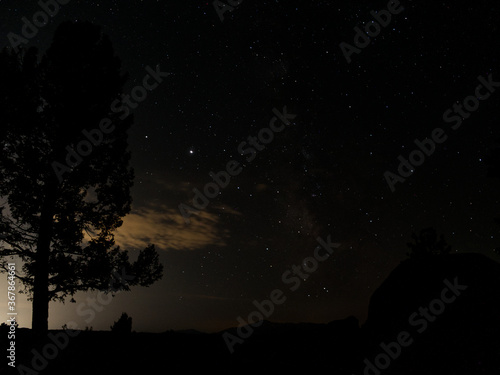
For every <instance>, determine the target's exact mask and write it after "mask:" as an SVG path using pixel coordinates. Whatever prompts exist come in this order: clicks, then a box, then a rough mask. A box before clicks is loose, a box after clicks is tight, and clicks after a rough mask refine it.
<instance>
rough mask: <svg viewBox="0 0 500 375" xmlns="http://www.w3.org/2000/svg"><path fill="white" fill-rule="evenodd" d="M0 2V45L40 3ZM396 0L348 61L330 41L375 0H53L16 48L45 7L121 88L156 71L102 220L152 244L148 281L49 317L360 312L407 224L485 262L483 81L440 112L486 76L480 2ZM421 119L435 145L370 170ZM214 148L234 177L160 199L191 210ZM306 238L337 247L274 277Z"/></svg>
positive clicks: (128, 244)
mask: <svg viewBox="0 0 500 375" xmlns="http://www.w3.org/2000/svg"><path fill="white" fill-rule="evenodd" d="M0 5H1V12H2V17H1V23H0V29H1V35H2V37H1V39H0V48H3V47H5V46H7V45H9V41H8V38H7V35H8V34H9V32H14V33H16V34H20V33H21V27H22V25H23V23H22V20H21V19H22V17H27V18H28V19H30V20H31V19H32V17H33V14H34V13H35V12H37V11H38V10H40V8H39V6H38V5H37V4H36V2H35V1H29V2H28V1H14V0H12V1H6V0H2V1H0ZM401 6H402V7H404V10H402V11H401V12H400V13H398V14H393V15H392V19H391V21H390V23H389V25H388V26H387V27H385V28H382V30H381V32H380V34H379V35H378V36H376V37H374V38H372V40H371V42H370V44H369V45H368V46H367V47H366V48H363V49H362V50H361V52H360V53H359V54H356V53H354V54H352V55H351V56H350V58H351V59H352V62H351V63H348V61H347V60H346V58H345V56H344V54H343V52H342V50H341V48H340V47H339V45H340V44H341V43H342V42H345V43H348V44H350V45H354V41H353V40H354V36H355V31H354V27H356V26H359V27H361V28H362V29H364V24H365V23H367V22H371V21H372V20H373V17H372V16H371V14H370V11H372V10H375V11H379V10H382V9H387V2H386V1H362V2H357V3H356V4H353V3H350V2H339V1H336V2H335V1H322V0H309V1H302V0H287V1H285V0H281V1H265V0H262V1H261V0H252V1H251V0H245V1H242V2H241V4H240V5H239V6H236V7H235V9H234V10H233V11H232V12H226V13H224V20H223V21H221V19H220V18H219V16H218V14H217V12H216V10H215V9H214V6H213V4H212V2H200V1H196V0H184V1H171V0H165V1H153V0H148V1H136V0H131V1H127V2H124V1H122V2H118V1H85V2H83V1H78V0H71V1H69V2H68V4H66V5H63V6H61V9H60V10H59V12H58V14H57V15H55V16H54V17H53V18H52V19H51V21H50V23H49V24H48V25H46V26H45V27H42V28H40V30H39V32H38V34H37V35H36V36H35V37H34V38H32V39H30V41H29V43H28V45H27V46H36V47H38V48H39V49H40V51H42V52H43V51H45V50H46V48H48V46H49V45H50V42H51V40H52V36H53V33H54V31H55V29H56V27H57V26H58V25H59V24H60V23H61V22H64V21H76V20H79V21H91V22H93V23H95V24H97V25H99V26H101V27H102V30H103V32H104V33H105V34H107V35H108V36H109V37H110V39H111V41H112V43H113V46H114V48H115V52H116V55H117V56H118V57H119V58H120V59H121V60H122V66H123V72H128V74H129V76H130V79H129V81H128V83H127V85H126V86H125V90H124V93H126V94H129V93H130V91H131V90H132V89H133V88H134V87H135V86H137V85H140V84H142V80H143V77H144V76H145V75H146V74H147V71H146V67H148V66H149V67H150V68H151V69H153V70H155V69H159V70H161V71H162V72H168V73H170V75H169V76H168V77H166V78H164V79H163V82H162V83H161V84H160V85H159V86H158V87H157V88H156V89H154V90H152V91H148V97H147V99H145V100H144V101H143V102H141V103H140V104H139V105H138V106H137V108H135V109H134V110H133V112H132V113H133V115H134V118H135V122H134V125H133V127H132V129H131V131H130V133H129V134H130V137H129V143H130V149H131V150H132V166H133V167H134V169H135V174H136V179H135V185H134V187H133V190H132V195H133V205H132V211H131V213H130V214H129V215H128V216H126V217H125V218H124V224H123V226H122V227H121V228H120V229H119V230H118V232H117V234H116V240H117V244H119V245H120V246H121V247H122V248H126V249H129V250H130V251H131V255H132V256H131V257H132V258H133V257H134V255H135V256H136V255H137V253H138V250H139V249H142V248H144V247H146V246H147V245H148V244H150V243H153V244H155V245H156V248H157V250H158V251H159V252H160V256H161V261H162V263H163V265H164V267H165V269H164V277H163V279H162V280H161V281H159V282H157V283H156V284H154V285H153V286H152V287H150V288H140V287H134V288H133V289H132V291H131V292H129V293H122V294H120V295H118V296H117V297H116V298H114V299H113V301H112V302H111V303H110V304H109V305H107V306H105V308H104V310H103V311H102V312H97V313H96V317H95V319H94V320H92V321H91V322H90V323H86V322H85V320H84V318H83V317H81V316H79V315H78V314H77V312H76V308H77V306H78V305H79V304H80V303H82V302H85V299H86V298H87V297H95V296H96V292H93V293H86V294H83V293H79V294H77V295H76V296H75V300H76V304H74V303H69V301H67V302H66V304H64V305H63V304H60V303H51V307H50V316H49V328H51V329H56V328H60V327H61V326H62V325H63V324H64V323H66V322H68V321H75V322H77V323H78V325H79V326H80V327H82V328H83V327H85V326H92V327H93V329H94V330H101V329H102V330H104V329H109V326H110V325H111V324H112V323H113V321H115V320H117V319H118V317H119V316H120V314H121V312H127V314H129V315H130V316H131V317H132V318H133V329H134V330H136V331H149V332H161V331H165V330H168V329H174V330H177V329H189V328H192V329H198V330H202V331H206V332H213V331H218V330H221V329H224V328H228V327H231V326H237V325H238V322H237V320H236V318H237V317H238V316H241V317H243V318H244V319H246V317H247V316H248V314H249V313H250V312H252V311H253V310H255V307H254V306H253V304H252V301H253V300H258V301H261V300H263V299H267V298H269V294H270V292H271V291H272V290H274V289H281V290H283V292H284V293H285V295H286V297H287V300H286V302H285V303H284V304H282V305H280V306H279V307H276V310H275V312H274V314H273V315H272V316H271V317H270V318H269V319H270V320H271V321H276V322H329V321H332V320H335V319H343V318H345V317H347V316H349V315H354V316H356V317H357V318H358V319H359V320H360V323H362V322H363V321H364V319H365V318H366V314H367V312H368V311H367V308H368V303H369V298H370V296H371V294H372V293H373V291H374V290H375V289H376V288H377V287H378V286H379V285H380V284H381V283H382V281H383V280H384V279H385V278H386V277H387V275H388V274H389V273H390V271H391V270H392V269H394V268H395V267H396V266H397V265H398V264H399V263H400V262H401V261H402V260H404V259H406V258H407V256H406V253H407V251H408V248H407V246H406V243H407V242H410V241H411V234H412V232H419V231H420V230H422V229H424V228H427V227H434V228H435V229H436V230H437V232H438V234H443V235H444V237H445V239H446V241H447V242H448V243H449V244H450V245H451V246H452V251H453V252H478V253H481V254H485V255H487V256H488V257H491V258H492V259H496V260H498V255H496V254H495V253H494V252H493V249H494V248H496V247H499V246H500V233H499V227H498V225H497V224H495V223H494V221H493V219H494V218H495V217H497V216H498V215H499V214H500V207H499V205H498V203H499V202H498V197H499V193H498V191H499V190H498V189H499V181H498V180H496V179H494V178H490V177H487V171H488V168H487V163H486V161H487V156H488V153H489V152H491V151H492V150H493V149H494V148H495V147H498V146H499V145H500V143H498V139H499V131H498V127H499V123H498V116H499V113H498V108H499V104H500V89H497V90H498V91H497V92H493V93H491V96H490V97H489V98H488V99H485V100H481V101H479V103H480V105H479V108H478V109H477V110H476V111H474V112H473V113H471V114H470V116H469V117H468V118H467V119H465V120H464V121H463V123H462V124H461V126H460V127H459V128H458V129H456V130H454V129H452V126H453V122H452V123H450V122H448V123H447V122H445V121H444V120H443V113H445V112H446V111H447V110H448V109H449V108H453V105H454V104H455V103H463V101H464V99H465V98H466V97H468V96H469V95H472V96H475V89H476V87H477V86H478V85H479V84H480V82H479V81H478V77H479V76H482V77H484V78H485V79H487V77H488V76H489V75H490V74H491V75H492V77H493V80H494V81H495V82H500V71H499V69H498V63H499V60H498V29H497V25H498V19H499V16H500V14H499V11H500V4H499V3H498V1H476V2H474V3H471V2H469V1H468V2H462V1H451V0H450V1H428V0H422V1H418V2H417V1H408V0H401ZM95 90H96V91H97V90H99V87H96V88H95ZM481 92H482V93H483V94H486V93H488V90H487V89H485V88H483V89H482V91H481ZM482 99H484V98H482ZM285 107H286V111H287V112H288V114H289V115H291V114H294V115H296V117H295V118H294V119H293V120H290V125H287V126H286V127H285V129H284V130H283V131H281V132H279V133H275V134H274V139H273V140H272V141H271V142H269V143H268V144H266V145H265V147H263V148H262V150H260V151H257V152H256V153H255V158H254V159H253V160H251V161H248V160H247V159H248V158H249V155H250V154H246V155H241V154H240V151H239V150H238V148H239V145H240V144H241V143H242V142H247V145H246V146H245V147H249V146H248V144H249V140H248V137H253V136H257V135H258V134H259V132H260V131H261V129H263V128H268V127H269V124H270V120H271V119H272V118H273V117H274V116H275V113H274V112H273V109H276V110H277V111H278V112H282V111H283V109H284V108H285ZM83 108H84V107H83ZM280 124H281V123H280V122H279V120H278V121H277V122H276V126H279V125H280ZM91 127H95V126H90V125H89V128H91ZM436 128H442V129H443V131H444V133H445V134H446V135H447V139H446V141H444V142H443V143H441V144H436V147H435V151H434V153H433V154H432V155H430V156H426V157H425V161H424V162H423V163H422V164H421V165H420V166H418V167H415V168H414V172H413V174H412V175H411V176H409V177H408V178H406V181H404V182H398V183H396V184H395V191H394V192H392V191H391V189H390V188H389V185H388V183H387V181H386V178H385V177H384V173H385V172H386V171H390V172H392V173H397V170H398V165H399V160H398V156H399V155H402V156H403V157H404V158H408V156H409V154H410V153H411V152H412V151H413V150H415V149H418V148H417V146H416V145H415V143H414V140H415V139H418V140H420V141H422V140H424V139H425V138H426V137H431V134H432V133H433V131H434V129H436ZM232 160H236V161H237V162H238V163H239V165H240V166H241V167H242V171H241V173H240V174H238V175H237V176H234V177H232V178H231V181H230V183H229V184H228V185H227V187H225V188H223V189H221V190H220V193H219V194H218V195H217V196H216V197H215V198H214V199H210V202H209V204H208V206H207V207H206V209H204V210H202V211H200V212H199V213H198V214H193V215H192V216H191V217H190V223H186V221H185V220H184V218H183V216H182V215H181V213H180V211H179V205H180V204H185V205H189V206H193V202H192V200H193V197H194V193H193V189H198V190H201V191H202V190H203V188H204V186H205V184H207V183H208V182H211V181H212V178H211V177H210V176H209V173H210V172H213V173H218V172H219V171H222V170H225V169H226V165H227V163H228V162H230V161H232ZM318 236H319V237H321V238H324V239H326V238H327V237H328V236H330V237H331V240H332V242H336V243H340V244H341V246H340V247H339V248H338V249H335V251H334V253H333V255H332V256H331V257H330V258H329V259H327V260H326V261H324V262H322V263H320V264H319V266H318V269H317V270H316V271H315V272H313V273H311V275H310V277H309V278H308V279H307V281H302V282H301V285H300V287H299V288H298V289H297V290H295V291H291V290H290V286H289V285H286V284H284V283H283V281H282V275H283V273H284V272H285V271H287V270H290V269H291V267H292V266H293V265H300V264H301V262H302V261H303V259H304V258H306V257H309V256H312V255H313V252H314V249H315V247H316V246H317V242H316V238H317V237H318ZM5 282H6V280H2V284H1V285H2V287H3V285H4V283H5ZM5 290H6V289H5ZM4 300H5V301H6V298H5V297H2V301H4ZM19 303H20V305H19V308H18V311H19V315H18V321H19V323H20V326H26V327H30V326H31V305H30V304H29V303H28V302H25V301H24V302H22V303H21V300H19ZM2 304H3V305H4V306H6V302H5V304H4V303H3V302H2Z"/></svg>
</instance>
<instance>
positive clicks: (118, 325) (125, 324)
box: [110, 313, 132, 334]
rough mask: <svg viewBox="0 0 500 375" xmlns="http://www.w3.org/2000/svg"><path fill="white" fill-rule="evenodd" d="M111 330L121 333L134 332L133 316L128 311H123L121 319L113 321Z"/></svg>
mask: <svg viewBox="0 0 500 375" xmlns="http://www.w3.org/2000/svg"><path fill="white" fill-rule="evenodd" d="M110 328H111V332H114V333H119V334H129V333H131V332H132V318H131V317H129V316H128V315H127V313H122V316H120V319H118V320H117V321H116V322H114V323H113V325H112V326H111V327H110Z"/></svg>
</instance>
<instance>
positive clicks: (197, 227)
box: [115, 206, 229, 250]
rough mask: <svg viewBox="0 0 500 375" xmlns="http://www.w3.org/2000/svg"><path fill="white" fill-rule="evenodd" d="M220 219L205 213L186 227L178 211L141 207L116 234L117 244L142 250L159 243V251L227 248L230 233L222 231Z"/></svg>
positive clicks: (126, 219)
mask: <svg viewBox="0 0 500 375" xmlns="http://www.w3.org/2000/svg"><path fill="white" fill-rule="evenodd" d="M218 222H219V216H218V215H216V214H213V213H210V212H207V211H202V212H200V213H199V214H197V215H193V217H192V218H191V224H190V225H186V223H185V221H184V219H183V217H182V216H181V215H180V214H179V211H178V210H177V208H167V207H166V206H155V207H141V208H138V209H135V210H132V213H131V214H129V215H127V216H126V217H125V218H124V220H123V225H122V226H121V227H120V228H119V229H118V230H117V231H116V233H115V239H116V243H117V245H120V247H123V248H125V249H128V248H136V249H142V248H144V247H146V246H147V245H149V244H155V246H156V248H158V249H159V250H197V249H201V248H204V247H206V246H209V245H218V246H225V245H226V242H225V239H226V238H227V237H228V235H229V232H228V230H227V229H223V228H219V225H218Z"/></svg>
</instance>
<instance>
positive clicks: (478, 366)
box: [356, 254, 500, 374]
mask: <svg viewBox="0 0 500 375" xmlns="http://www.w3.org/2000/svg"><path fill="white" fill-rule="evenodd" d="M445 280H447V281H445ZM499 285H500V264H498V263H496V262H494V261H492V260H490V259H488V258H487V257H485V256H483V255H480V254H454V255H445V256H435V257H429V258H428V259H426V260H423V261H418V262H417V261H411V260H407V261H404V262H402V263H401V264H400V265H399V266H398V267H397V268H396V269H395V270H394V271H393V272H392V273H391V274H390V275H389V277H388V278H387V279H386V280H385V281H384V282H383V284H382V285H381V286H380V287H379V288H378V289H377V290H376V291H375V292H374V294H373V296H372V298H371V301H370V307H369V314H368V319H367V321H366V323H365V324H364V325H363V327H362V336H363V344H364V357H366V358H368V360H370V361H371V362H372V363H374V360H375V358H376V356H377V355H379V354H380V353H385V351H384V350H383V349H382V348H381V346H380V343H381V342H384V343H385V344H388V343H389V342H394V341H397V337H398V335H399V334H400V333H401V332H402V331H406V332H408V334H409V336H407V339H406V341H403V342H405V343H410V342H411V343H410V345H409V346H407V347H402V348H401V353H400V355H399V357H397V355H396V354H397V348H396V347H395V346H392V348H393V353H394V354H393V357H397V358H396V359H392V358H391V359H390V365H389V367H387V368H386V369H384V370H382V371H380V372H381V373H383V374H398V373H399V374H401V373H404V374H443V373H445V374H471V373H488V374H494V373H497V374H498V373H500V362H499V360H500V340H499V337H500V336H499V335H500V320H499V316H500V289H499V288H498V286H499ZM465 286H466V287H465ZM445 289H446V291H445ZM421 308H424V309H428V311H425V310H420V309H421ZM403 335H404V334H403ZM403 338H404V337H403ZM412 340H413V341H412ZM379 364H382V367H385V366H386V365H385V363H384V358H379ZM365 365H366V363H365V364H363V367H361V368H358V369H357V371H356V373H358V374H361V373H363V372H362V370H363V368H364V367H365ZM367 374H377V371H376V370H375V369H373V370H372V371H368V372H367Z"/></svg>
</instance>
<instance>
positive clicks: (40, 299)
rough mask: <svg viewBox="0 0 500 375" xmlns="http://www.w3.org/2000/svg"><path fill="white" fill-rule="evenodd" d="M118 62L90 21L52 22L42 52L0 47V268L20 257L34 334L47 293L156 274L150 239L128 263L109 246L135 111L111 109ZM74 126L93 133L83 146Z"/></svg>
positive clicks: (126, 174)
mask: <svg viewBox="0 0 500 375" xmlns="http://www.w3.org/2000/svg"><path fill="white" fill-rule="evenodd" d="M120 65H121V63H120V60H119V59H118V58H117V57H116V56H115V55H114V52H113V48H112V45H111V42H110V41H109V39H108V38H107V37H106V36H105V35H103V34H102V33H101V30H100V28H99V27H97V26H94V25H92V24H90V23H79V22H77V23H71V22H68V23H64V24H62V25H60V26H59V28H58V29H57V31H56V33H55V35H54V40H53V42H52V45H51V46H50V48H49V49H48V50H47V52H46V54H45V55H44V56H43V57H42V58H41V59H39V56H38V51H37V50H36V49H35V48H30V49H29V50H27V51H20V52H19V53H14V52H12V51H11V50H9V49H5V50H3V51H2V52H1V53H0V82H2V85H0V110H1V111H0V115H1V116H2V126H3V127H2V132H0V148H1V150H2V153H1V154H0V173H1V176H2V177H1V183H0V196H1V197H2V198H3V199H4V202H2V207H0V233H2V237H1V238H0V256H1V257H2V258H1V261H0V267H2V268H3V269H6V263H7V259H6V257H8V256H19V257H20V259H21V260H22V262H23V265H22V269H19V270H18V272H19V275H18V278H19V279H20V280H21V281H22V282H23V284H24V287H25V289H24V292H26V293H28V294H29V297H30V300H32V301H33V317H32V328H33V330H34V331H35V332H36V333H37V335H38V336H40V335H44V334H45V333H46V332H47V329H48V307H49V302H50V301H51V300H61V301H64V300H65V298H66V297H67V296H72V295H74V294H75V293H76V292H78V291H87V290H108V288H109V285H110V281H111V280H112V277H111V275H112V274H113V272H118V273H119V274H120V275H122V274H125V275H133V276H134V278H133V280H130V279H129V278H125V280H121V283H120V284H119V285H118V286H116V284H115V287H116V288H117V289H119V290H129V289H130V288H129V287H130V286H132V285H141V286H149V285H151V284H152V283H154V282H155V281H157V280H159V279H160V278H161V277H162V273H163V267H162V265H161V264H160V262H159V258H158V254H157V252H156V251H155V249H154V245H150V246H148V247H147V248H146V249H144V250H143V251H141V252H140V254H139V257H138V259H137V261H136V262H134V263H131V262H130V261H129V259H128V253H127V251H122V250H121V249H120V248H119V247H115V241H114V234H113V232H114V231H115V230H116V229H117V228H118V227H120V226H121V224H122V217H123V216H125V215H126V214H127V213H129V212H130V205H131V196H130V187H131V186H132V183H133V170H132V168H130V167H129V161H130V152H129V151H128V143H127V130H128V129H129V128H130V126H131V124H132V122H133V118H132V116H128V117H124V116H123V115H122V114H119V113H115V112H113V111H112V110H110V105H111V103H113V102H114V101H116V100H117V99H120V95H121V92H122V90H123V84H124V83H125V81H126V76H124V75H121V73H120ZM106 118H107V119H109V122H108V121H107V120H105V122H104V124H105V126H107V128H106V127H105V129H106V130H110V129H111V131H108V132H107V133H106V132H104V131H103V132H104V133H103V132H100V134H101V136H102V139H101V138H100V136H99V135H98V133H97V132H95V131H94V130H95V129H99V126H100V125H101V124H102V123H103V122H102V121H101V120H102V119H106ZM82 132H87V134H88V132H91V133H92V134H93V135H91V136H90V138H92V139H93V140H89V142H87V143H86V144H85V142H83V143H82V141H83V140H86V139H87V138H88V136H85V135H84V134H83V133H82ZM90 142H92V144H91V143H90ZM88 146H90V148H91V150H90V152H89V149H88ZM75 153H79V154H82V155H85V156H81V157H80V158H79V157H78V155H76V154H75ZM68 155H70V156H68ZM71 155H72V156H71Z"/></svg>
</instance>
